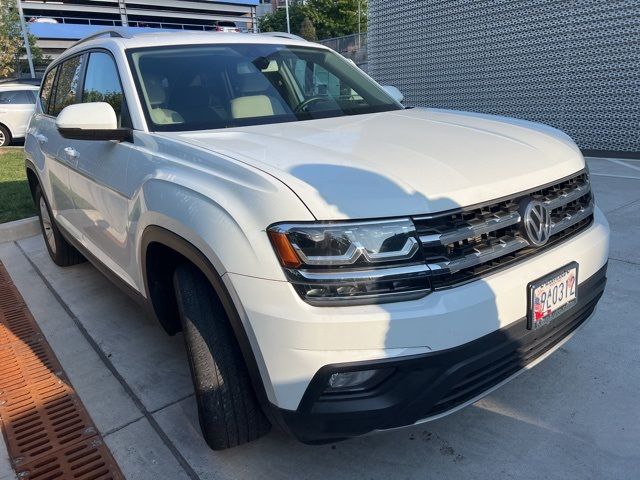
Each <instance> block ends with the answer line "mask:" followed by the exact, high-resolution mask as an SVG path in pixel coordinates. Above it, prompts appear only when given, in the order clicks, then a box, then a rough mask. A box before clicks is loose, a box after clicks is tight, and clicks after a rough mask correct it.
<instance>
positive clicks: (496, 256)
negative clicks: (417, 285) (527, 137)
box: [413, 172, 595, 289]
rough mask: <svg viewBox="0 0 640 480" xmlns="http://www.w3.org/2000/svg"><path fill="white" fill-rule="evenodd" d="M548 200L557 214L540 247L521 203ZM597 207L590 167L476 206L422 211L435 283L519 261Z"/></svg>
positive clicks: (583, 221)
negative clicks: (531, 234)
mask: <svg viewBox="0 0 640 480" xmlns="http://www.w3.org/2000/svg"><path fill="white" fill-rule="evenodd" d="M531 201H538V202H542V204H543V205H544V206H545V207H546V208H547V210H548V211H549V213H550V216H551V227H550V231H549V239H548V241H547V243H546V244H543V245H541V246H535V245H534V244H533V243H531V242H530V241H529V239H528V237H527V235H528V233H527V232H526V231H525V230H524V229H523V226H522V218H521V208H523V207H524V206H525V205H528V204H529V205H530V202H531ZM594 209H595V206H594V203H593V195H592V193H591V185H590V182H589V178H588V175H587V173H586V172H580V173H579V174H577V175H575V176H573V177H569V178H565V179H562V180H559V181H558V182H557V183H555V184H548V185H544V186H541V187H539V188H537V189H532V190H529V191H526V192H522V193H519V194H515V195H513V196H511V197H505V198H501V199H499V200H496V201H495V202H494V203H491V202H488V203H483V204H480V205H478V206H476V207H467V208H461V209H459V210H451V211H447V212H441V213H435V214H430V215H423V216H416V217H414V218H413V222H414V224H415V225H416V229H417V232H418V237H419V238H420V242H421V244H422V249H423V253H424V257H425V263H426V265H427V267H428V268H429V270H430V272H431V275H430V277H431V283H432V288H434V289H440V288H448V287H451V286H455V285H458V284H460V283H465V282H467V281H471V280H473V279H474V278H476V277H478V276H481V275H486V274H488V273H491V272H493V271H496V270H497V269H500V268H503V267H505V266H507V265H511V264H513V263H515V262H519V261H521V260H523V259H525V258H528V257H530V256H532V255H535V254H537V253H538V252H540V251H542V250H544V249H545V248H547V247H549V246H551V245H555V244H557V243H558V242H560V241H563V240H564V239H566V238H569V237H570V236H572V235H575V234H576V233H578V232H580V231H581V230H582V229H584V228H587V227H588V226H589V225H590V224H591V222H592V219H593V212H594Z"/></svg>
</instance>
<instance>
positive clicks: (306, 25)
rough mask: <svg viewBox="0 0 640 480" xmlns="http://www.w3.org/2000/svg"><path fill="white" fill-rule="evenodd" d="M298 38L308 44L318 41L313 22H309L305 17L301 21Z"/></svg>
mask: <svg viewBox="0 0 640 480" xmlns="http://www.w3.org/2000/svg"><path fill="white" fill-rule="evenodd" d="M300 36H301V37H302V38H304V39H305V40H309V41H310V42H315V41H316V40H318V36H317V35H316V27H315V26H314V25H313V22H312V21H311V20H309V17H305V18H304V20H303V21H302V25H301V26H300Z"/></svg>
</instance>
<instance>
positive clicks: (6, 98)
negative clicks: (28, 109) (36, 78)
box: [0, 90, 35, 105]
mask: <svg viewBox="0 0 640 480" xmlns="http://www.w3.org/2000/svg"><path fill="white" fill-rule="evenodd" d="M29 103H35V102H34V100H33V96H32V95H31V94H30V93H29V91H28V90H9V91H8V92H0V105H20V104H22V105H24V104H29Z"/></svg>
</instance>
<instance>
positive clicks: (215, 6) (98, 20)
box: [20, 0, 259, 58]
mask: <svg viewBox="0 0 640 480" xmlns="http://www.w3.org/2000/svg"><path fill="white" fill-rule="evenodd" d="M20 1H21V4H22V9H23V11H24V16H25V20H26V21H27V22H28V24H29V30H30V31H31V33H33V34H34V35H35V36H36V37H38V43H39V45H40V47H41V48H42V49H43V51H44V53H45V54H46V55H48V56H49V57H51V58H55V57H56V56H57V55H59V54H60V53H61V52H62V51H64V49H65V48H67V47H68V46H69V45H71V44H72V43H73V42H75V41H77V40H78V39H80V38H82V37H84V36H87V35H90V34H92V33H95V32H97V31H99V30H101V29H105V28H108V27H120V26H125V27H130V28H134V29H135V28H161V29H165V30H167V29H177V30H205V31H206V30H213V29H215V26H216V24H217V23H218V22H234V23H235V24H236V25H237V26H238V27H239V28H241V29H243V30H252V29H253V28H254V26H255V17H256V7H257V5H258V3H259V0H224V1H216V0H55V1H53V0H39V1H30V0H20Z"/></svg>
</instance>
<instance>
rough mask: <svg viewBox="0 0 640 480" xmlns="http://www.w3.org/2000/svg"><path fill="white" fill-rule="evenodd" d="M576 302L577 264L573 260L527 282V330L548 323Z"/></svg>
mask: <svg viewBox="0 0 640 480" xmlns="http://www.w3.org/2000/svg"><path fill="white" fill-rule="evenodd" d="M577 302H578V264H577V263H576V262H573V263H571V264H569V265H567V266H566V267H563V268H561V269H560V270H556V271H555V272H553V273H550V274H549V275H546V276H545V277H543V278H540V279H538V280H536V281H534V282H531V283H530V284H529V314H528V325H527V328H529V330H535V329H537V328H540V327H543V326H545V325H548V324H549V323H551V322H553V321H554V320H555V319H556V318H558V317H559V316H560V315H562V314H563V313H564V312H566V311H567V310H569V309H570V308H572V307H573V306H574V305H575V304H576V303H577Z"/></svg>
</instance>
